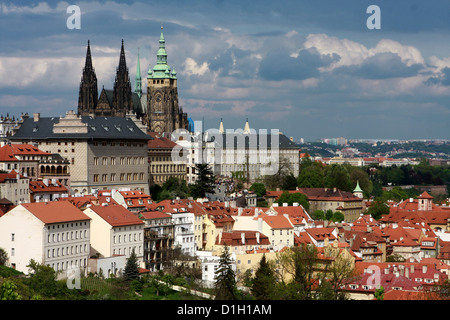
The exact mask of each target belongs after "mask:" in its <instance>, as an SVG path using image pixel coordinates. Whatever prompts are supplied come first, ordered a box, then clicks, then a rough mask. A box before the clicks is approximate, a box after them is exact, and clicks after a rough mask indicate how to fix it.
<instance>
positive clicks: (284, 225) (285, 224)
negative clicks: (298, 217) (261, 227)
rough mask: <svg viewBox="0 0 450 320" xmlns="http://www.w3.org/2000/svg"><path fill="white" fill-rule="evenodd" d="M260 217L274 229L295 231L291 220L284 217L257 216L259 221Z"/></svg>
mask: <svg viewBox="0 0 450 320" xmlns="http://www.w3.org/2000/svg"><path fill="white" fill-rule="evenodd" d="M259 217H261V218H262V219H263V221H264V222H265V223H267V224H268V225H269V226H270V227H271V228H273V229H293V226H292V224H291V223H290V221H289V219H288V218H286V217H285V216H284V215H277V216H271V215H267V214H265V213H261V215H259V216H257V217H256V218H255V219H258V218H259Z"/></svg>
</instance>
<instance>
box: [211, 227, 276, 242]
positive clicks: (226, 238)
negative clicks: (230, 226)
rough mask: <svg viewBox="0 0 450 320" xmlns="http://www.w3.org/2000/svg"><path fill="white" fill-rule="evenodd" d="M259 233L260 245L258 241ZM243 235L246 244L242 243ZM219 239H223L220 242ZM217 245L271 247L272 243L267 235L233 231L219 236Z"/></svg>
mask: <svg viewBox="0 0 450 320" xmlns="http://www.w3.org/2000/svg"><path fill="white" fill-rule="evenodd" d="M257 233H259V243H258V241H257V235H256V234H257ZM242 234H244V240H245V242H244V243H242ZM219 238H220V239H221V240H220V242H219ZM216 244H218V245H226V246H242V245H270V241H269V238H268V237H267V236H266V235H264V234H262V233H260V232H258V231H247V230H245V231H240V230H233V231H231V232H222V234H221V235H218V236H217V238H216Z"/></svg>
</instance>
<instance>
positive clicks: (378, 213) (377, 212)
mask: <svg viewBox="0 0 450 320" xmlns="http://www.w3.org/2000/svg"><path fill="white" fill-rule="evenodd" d="M366 213H367V214H370V215H371V216H372V218H374V219H375V220H378V219H380V218H381V217H382V216H384V215H388V214H389V206H388V205H387V204H386V203H385V202H384V201H381V200H375V201H373V202H372V204H371V205H370V207H369V208H368V209H367V210H366Z"/></svg>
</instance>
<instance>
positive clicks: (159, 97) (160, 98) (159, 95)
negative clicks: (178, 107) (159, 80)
mask: <svg viewBox="0 0 450 320" xmlns="http://www.w3.org/2000/svg"><path fill="white" fill-rule="evenodd" d="M155 100H156V102H161V100H162V95H161V93H159V92H158V93H156V96H155Z"/></svg>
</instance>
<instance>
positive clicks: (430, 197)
mask: <svg viewBox="0 0 450 320" xmlns="http://www.w3.org/2000/svg"><path fill="white" fill-rule="evenodd" d="M417 199H434V198H433V197H432V196H431V195H430V194H429V193H428V192H426V191H424V192H423V193H422V194H421V195H420V196H418V197H417Z"/></svg>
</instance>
